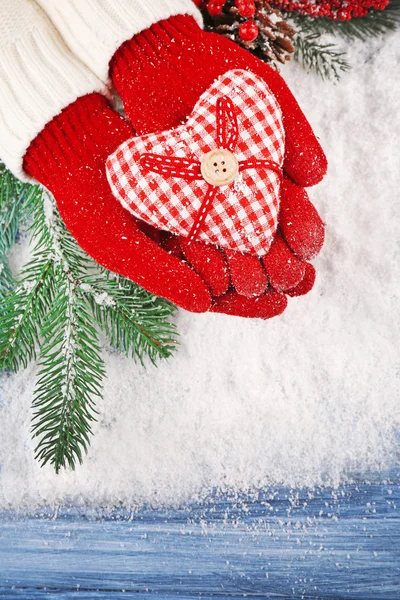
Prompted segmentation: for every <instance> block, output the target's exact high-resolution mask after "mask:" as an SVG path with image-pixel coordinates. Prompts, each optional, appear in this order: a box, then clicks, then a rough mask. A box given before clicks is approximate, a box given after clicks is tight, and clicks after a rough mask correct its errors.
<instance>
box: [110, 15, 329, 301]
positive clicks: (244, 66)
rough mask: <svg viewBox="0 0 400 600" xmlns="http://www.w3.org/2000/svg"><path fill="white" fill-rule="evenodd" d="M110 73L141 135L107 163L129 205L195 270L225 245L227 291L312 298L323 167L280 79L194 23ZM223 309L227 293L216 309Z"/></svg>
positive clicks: (122, 59)
mask: <svg viewBox="0 0 400 600" xmlns="http://www.w3.org/2000/svg"><path fill="white" fill-rule="evenodd" d="M110 67H111V69H110V73H111V77H112V80H113V83H114V85H115V87H116V89H117V91H118V92H119V94H120V96H121V98H122V100H123V103H124V108H125V111H126V114H127V115H128V116H129V118H130V119H131V122H132V123H133V125H134V127H135V130H136V132H137V135H140V137H135V138H133V139H131V140H129V141H127V142H126V143H125V144H123V145H121V146H120V147H119V148H118V150H117V151H116V152H115V153H114V154H113V155H112V156H111V157H110V159H109V161H108V171H109V173H108V176H109V181H110V184H111V187H112V188H113V191H114V193H115V195H116V197H117V198H119V200H120V201H121V202H122V204H123V205H124V206H125V207H126V208H128V210H130V211H132V212H133V213H134V214H135V215H136V216H138V217H139V218H140V219H143V220H146V221H148V222H149V223H151V224H152V225H154V226H156V227H159V228H161V229H167V230H169V231H170V232H172V233H173V234H177V235H179V236H180V237H179V240H176V238H175V236H174V237H173V239H172V241H170V244H171V247H172V248H173V251H174V252H175V253H176V255H178V253H179V252H180V255H181V256H184V257H185V258H186V260H188V262H189V263H190V264H192V265H194V266H196V254H197V252H198V253H204V252H206V250H205V248H210V246H209V245H208V246H207V245H205V244H204V243H202V242H201V241H200V240H203V241H204V242H208V244H210V242H211V243H212V244H215V245H217V246H219V247H223V248H224V250H225V253H224V254H225V259H226V261H227V263H228V264H229V268H230V276H231V282H232V284H233V285H234V286H235V289H236V291H237V292H238V293H239V294H241V295H242V296H246V297H248V298H252V301H254V296H257V295H261V294H263V293H264V292H265V291H266V290H268V289H269V290H271V288H272V289H274V290H276V291H279V292H281V293H288V295H291V296H294V295H300V294H305V293H307V292H308V291H310V289H311V288H312V286H313V284H314V280H315V271H314V269H313V267H312V266H311V265H309V264H308V263H306V262H305V261H308V260H310V259H312V258H313V257H314V256H316V254H318V252H319V251H320V249H321V247H322V244H323V241H324V225H323V223H322V221H321V218H320V217H319V215H318V213H317V211H316V210H315V208H314V206H313V205H312V204H311V202H310V201H309V199H308V196H307V194H306V192H305V190H304V186H310V185H314V184H316V183H318V182H319V181H320V180H321V179H322V177H323V176H324V174H325V172H326V169H327V162H326V158H325V155H324V153H323V151H322V149H321V147H320V145H319V143H318V141H317V139H316V137H315V135H314V133H313V131H312V129H311V127H310V125H309V123H308V122H307V120H306V118H305V117H304V115H303V113H302V112H301V110H300V108H299V106H298V104H297V102H296V100H295V99H294V97H293V95H292V94H291V92H290V91H289V89H288V87H287V85H286V84H285V82H284V81H283V79H282V78H281V76H280V75H279V74H278V73H277V72H276V71H275V70H274V69H272V68H270V67H268V66H266V65H265V64H264V63H262V62H261V61H259V60H258V59H256V58H254V57H253V56H251V55H250V54H249V53H248V52H246V51H245V50H243V49H241V48H239V47H238V46H237V45H236V44H234V43H232V42H230V41H229V40H227V39H226V38H223V37H222V36H219V35H216V34H212V33H205V32H203V31H202V30H201V29H200V28H199V27H198V25H197V24H196V23H195V21H194V20H193V19H192V18H191V17H187V16H178V17H175V18H171V19H169V20H168V21H164V22H161V23H159V24H157V25H154V26H153V27H152V28H151V29H149V30H147V31H145V32H143V33H141V34H139V35H137V36H135V38H133V39H132V40H129V41H127V42H126V43H125V44H123V45H122V46H121V48H120V49H119V51H118V52H117V53H116V54H115V56H114V58H113V60H112V61H111V63H110ZM149 89H151V94H150V95H149V93H148V90H149ZM152 134H153V135H152ZM221 149H222V150H223V152H222V154H221V152H220V151H221ZM220 161H224V164H221V162H220ZM229 161H231V163H230V162H229ZM254 161H258V163H255V162H254ZM214 165H215V168H214ZM220 167H221V169H220ZM210 168H211V171H210ZM213 168H214V170H213ZM224 168H225V172H224ZM219 169H220V170H219ZM230 169H231V170H230ZM218 170H219V171H218ZM215 171H217V174H216V173H215ZM218 173H219V174H218ZM210 174H211V179H210ZM235 176H236V179H235ZM218 179H219V181H218ZM211 247H212V246H211ZM311 273H312V274H313V275H312V276H311ZM261 297H262V296H261ZM241 300H243V299H241ZM228 301H231V295H230V293H229V292H228V296H227V297H224V298H220V299H217V300H216V299H214V304H213V308H212V310H215V311H218V310H220V309H221V310H224V311H225V310H226V302H228Z"/></svg>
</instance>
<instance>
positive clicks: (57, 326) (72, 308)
mask: <svg viewBox="0 0 400 600" xmlns="http://www.w3.org/2000/svg"><path fill="white" fill-rule="evenodd" d="M55 285H56V289H57V293H56V296H55V298H54V301H53V303H52V306H51V309H50V311H49V312H48V314H47V315H46V318H45V320H44V322H43V323H42V327H41V336H42V339H43V342H42V346H41V360H40V371H39V376H38V382H37V386H36V390H35V396H34V401H33V410H34V413H33V428H32V430H33V434H34V437H38V438H39V443H38V445H37V447H36V458H37V459H38V460H39V461H40V462H41V464H42V465H45V464H47V463H50V464H52V465H54V468H55V470H56V472H57V473H58V472H59V470H60V468H61V467H64V466H66V465H69V466H70V467H71V468H72V469H74V468H75V464H76V461H79V462H80V463H81V462H82V457H83V453H86V452H87V450H88V446H89V444H90V435H91V433H92V429H91V424H92V422H93V421H95V415H96V410H95V400H96V399H99V398H101V394H102V381H103V378H104V375H105V372H104V364H103V360H102V359H101V356H100V345H99V340H98V332H97V331H96V330H95V329H94V327H93V326H92V325H91V324H90V322H91V318H90V314H89V312H88V309H87V305H86V303H85V301H84V299H83V298H82V297H81V296H80V294H79V287H78V284H77V283H76V282H73V281H70V280H69V277H68V273H66V272H65V271H64V269H63V267H62V266H60V267H59V268H58V270H57V273H56V278H55Z"/></svg>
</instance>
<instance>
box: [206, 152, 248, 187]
mask: <svg viewBox="0 0 400 600" xmlns="http://www.w3.org/2000/svg"><path fill="white" fill-rule="evenodd" d="M201 174H202V176H203V178H204V179H205V180H206V181H207V183H209V184H210V185H217V186H222V185H229V184H230V183H232V181H234V180H235V179H236V177H237V176H238V175H239V162H238V159H237V158H236V156H235V155H234V154H233V153H232V152H230V151H229V150H225V148H218V149H217V150H211V152H208V153H207V154H205V155H204V156H203V159H202V161H201Z"/></svg>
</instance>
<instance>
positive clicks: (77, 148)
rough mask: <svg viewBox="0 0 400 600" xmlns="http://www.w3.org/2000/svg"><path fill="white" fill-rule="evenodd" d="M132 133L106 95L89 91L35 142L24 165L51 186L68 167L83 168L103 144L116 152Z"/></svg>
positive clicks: (51, 123) (35, 176)
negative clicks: (109, 103) (112, 107)
mask: <svg viewBox="0 0 400 600" xmlns="http://www.w3.org/2000/svg"><path fill="white" fill-rule="evenodd" d="M130 135H133V131H132V129H131V127H130V125H129V123H128V122H127V121H126V120H125V119H124V118H123V117H122V116H121V115H119V114H118V113H116V112H115V111H113V110H112V109H111V108H110V107H109V105H108V102H107V99H106V98H105V97H104V96H103V95H101V94H97V93H93V94H87V95H86V96H82V97H81V98H78V99H77V100H76V101H75V102H73V103H72V104H70V105H69V106H67V108H65V109H64V110H62V111H61V113H60V114H58V115H57V116H56V117H54V118H53V119H52V120H51V121H50V122H49V123H48V124H47V125H46V127H45V128H44V129H43V131H41V132H40V134H39V135H38V136H37V137H36V138H35V139H34V140H33V141H32V143H31V144H30V146H29V148H28V150H27V151H26V154H25V157H24V160H23V168H24V170H25V172H26V173H28V174H29V175H30V176H31V177H34V178H35V179H37V180H38V181H40V182H41V183H43V184H44V185H45V186H46V187H48V188H50V189H51V188H52V187H53V184H54V183H56V182H57V181H58V179H59V177H60V174H63V173H64V172H65V170H66V168H67V169H72V168H73V167H74V165H75V166H77V168H78V169H79V168H81V166H82V165H84V164H87V162H88V157H91V156H92V155H93V154H95V153H96V152H97V150H98V148H99V147H101V148H105V150H106V152H112V151H114V150H115V147H117V146H118V144H120V143H121V138H122V139H126V138H127V137H129V136H130ZM114 136H115V137H116V140H115V141H114ZM106 143H107V144H108V147H107V146H106Z"/></svg>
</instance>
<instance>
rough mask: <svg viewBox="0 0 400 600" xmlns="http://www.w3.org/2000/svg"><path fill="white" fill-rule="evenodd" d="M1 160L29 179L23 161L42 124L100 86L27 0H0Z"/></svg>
mask: <svg viewBox="0 0 400 600" xmlns="http://www.w3.org/2000/svg"><path fill="white" fill-rule="evenodd" d="M0 14H1V20H0V159H1V160H2V161H3V162H4V163H5V164H6V166H7V167H8V168H9V169H10V170H11V171H12V172H13V173H14V174H15V175H16V176H17V177H19V178H21V179H27V177H26V174H25V175H24V172H23V169H22V159H23V156H24V154H25V152H26V149H27V148H28V146H29V144H30V142H31V141H32V140H33V139H34V138H35V137H36V136H37V135H38V133H40V131H41V130H42V129H43V128H44V126H45V125H46V123H48V122H49V121H51V119H52V118H53V117H54V116H55V115H57V114H58V113H59V112H60V111H61V110H62V109H63V108H65V106H67V105H68V104H70V103H71V102H74V101H75V100H76V98H78V97H79V96H82V95H84V94H87V93H89V92H93V91H104V85H103V84H102V82H101V81H100V80H99V79H97V78H96V77H95V75H94V74H93V73H92V72H91V71H90V70H89V69H88V68H87V67H86V66H85V65H84V64H83V63H82V62H81V61H80V60H79V59H78V58H76V57H75V56H74V55H73V54H72V53H71V52H70V50H69V49H68V47H67V46H66V45H65V43H64V41H63V40H62V38H61V36H60V34H59V33H58V31H57V30H56V29H55V28H54V26H53V25H52V24H51V22H50V21H49V19H48V18H47V17H46V15H45V14H44V13H43V11H42V10H41V9H40V8H39V7H38V6H37V5H36V4H35V3H34V2H33V1H31V0H12V2H11V1H10V0H0Z"/></svg>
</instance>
